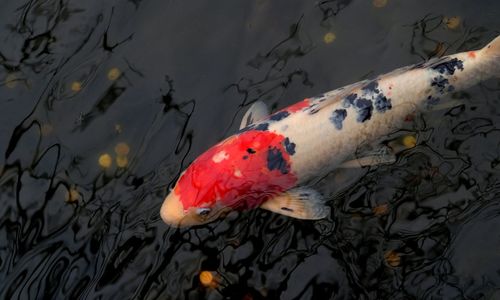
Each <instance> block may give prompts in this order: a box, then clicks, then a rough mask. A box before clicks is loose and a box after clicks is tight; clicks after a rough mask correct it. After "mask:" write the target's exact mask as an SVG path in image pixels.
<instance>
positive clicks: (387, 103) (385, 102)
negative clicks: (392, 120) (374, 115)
mask: <svg viewBox="0 0 500 300" xmlns="http://www.w3.org/2000/svg"><path fill="white" fill-rule="evenodd" d="M391 108H392V104H391V99H387V97H385V96H384V95H383V94H379V95H378V96H377V98H376V99H375V109H376V110H377V111H378V112H385V111H387V110H389V109H391Z"/></svg>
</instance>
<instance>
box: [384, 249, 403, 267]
mask: <svg viewBox="0 0 500 300" xmlns="http://www.w3.org/2000/svg"><path fill="white" fill-rule="evenodd" d="M384 258H385V261H386V263H387V264H388V265H389V266H391V267H393V268H395V267H398V266H399V265H400V264H401V255H400V254H399V253H398V252H396V251H394V250H389V251H387V252H386V253H385V254H384Z"/></svg>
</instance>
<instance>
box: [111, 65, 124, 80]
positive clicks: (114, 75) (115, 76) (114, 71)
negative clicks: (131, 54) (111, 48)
mask: <svg viewBox="0 0 500 300" xmlns="http://www.w3.org/2000/svg"><path fill="white" fill-rule="evenodd" d="M121 74H122V72H121V71H120V69H118V68H111V69H110V70H109V71H108V79H109V80H111V81H114V80H117V79H118V78H119V77H120V75H121Z"/></svg>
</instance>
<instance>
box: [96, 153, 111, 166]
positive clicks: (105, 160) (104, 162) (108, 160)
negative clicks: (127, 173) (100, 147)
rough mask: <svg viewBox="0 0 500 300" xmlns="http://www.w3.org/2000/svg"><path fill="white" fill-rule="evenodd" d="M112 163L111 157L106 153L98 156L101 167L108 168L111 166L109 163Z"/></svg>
mask: <svg viewBox="0 0 500 300" xmlns="http://www.w3.org/2000/svg"><path fill="white" fill-rule="evenodd" d="M112 163H113V159H112V158H111V155H109V154H108V153H104V154H102V155H101V156H99V166H101V167H102V168H105V169H107V168H109V167H111V164H112Z"/></svg>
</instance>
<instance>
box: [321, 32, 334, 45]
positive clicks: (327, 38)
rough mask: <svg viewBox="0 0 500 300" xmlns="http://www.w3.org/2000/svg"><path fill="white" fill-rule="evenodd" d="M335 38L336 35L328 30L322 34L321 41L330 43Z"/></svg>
mask: <svg viewBox="0 0 500 300" xmlns="http://www.w3.org/2000/svg"><path fill="white" fill-rule="evenodd" d="M336 38H337V36H336V35H335V33H333V32H328V33H327V34H325V35H324V36H323V41H324V42H325V44H330V43H333V41H335V39H336Z"/></svg>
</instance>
